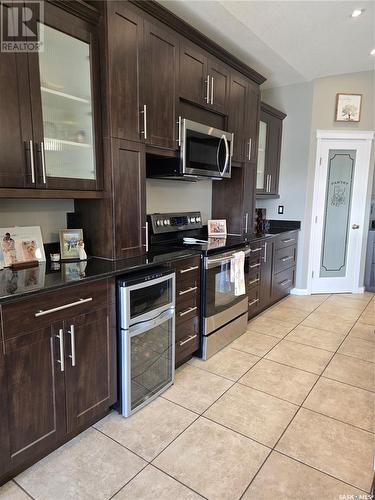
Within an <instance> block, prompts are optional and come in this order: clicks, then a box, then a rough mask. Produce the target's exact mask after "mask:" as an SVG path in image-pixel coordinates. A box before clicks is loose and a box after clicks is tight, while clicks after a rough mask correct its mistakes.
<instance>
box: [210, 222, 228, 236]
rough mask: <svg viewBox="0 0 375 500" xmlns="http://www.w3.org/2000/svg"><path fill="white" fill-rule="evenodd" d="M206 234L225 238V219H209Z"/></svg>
mask: <svg viewBox="0 0 375 500" xmlns="http://www.w3.org/2000/svg"><path fill="white" fill-rule="evenodd" d="M207 225H208V236H214V237H215V238H225V237H226V235H227V221H226V220H225V219H209V221H208V223H207Z"/></svg>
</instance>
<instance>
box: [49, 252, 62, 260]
mask: <svg viewBox="0 0 375 500" xmlns="http://www.w3.org/2000/svg"><path fill="white" fill-rule="evenodd" d="M49 257H50V259H51V262H59V260H60V254H59V253H50V254H49Z"/></svg>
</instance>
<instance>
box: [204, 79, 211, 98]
mask: <svg viewBox="0 0 375 500" xmlns="http://www.w3.org/2000/svg"><path fill="white" fill-rule="evenodd" d="M205 83H206V85H207V86H206V97H205V98H204V100H205V101H206V103H207V104H209V103H210V75H207V80H206V82H205Z"/></svg>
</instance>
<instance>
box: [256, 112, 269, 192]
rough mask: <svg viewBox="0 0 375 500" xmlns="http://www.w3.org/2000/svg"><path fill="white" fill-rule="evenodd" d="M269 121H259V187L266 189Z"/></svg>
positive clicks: (257, 186) (257, 185)
mask: <svg viewBox="0 0 375 500" xmlns="http://www.w3.org/2000/svg"><path fill="white" fill-rule="evenodd" d="M266 143H267V123H265V122H262V121H260V122H259V142H258V144H259V145H258V164H257V184H256V188H257V189H260V190H262V189H264V187H265V186H264V179H265V165H266Z"/></svg>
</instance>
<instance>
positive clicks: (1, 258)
mask: <svg viewBox="0 0 375 500" xmlns="http://www.w3.org/2000/svg"><path fill="white" fill-rule="evenodd" d="M2 269H4V254H3V250H2V248H1V245H0V271H1V270H2Z"/></svg>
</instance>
